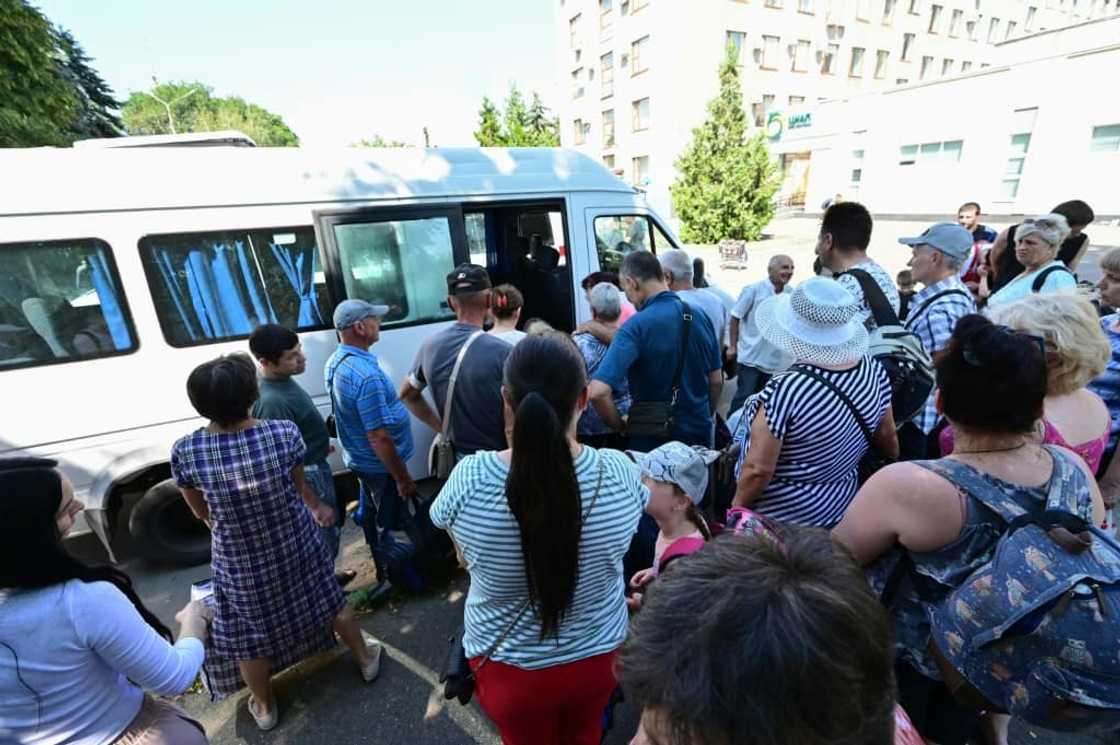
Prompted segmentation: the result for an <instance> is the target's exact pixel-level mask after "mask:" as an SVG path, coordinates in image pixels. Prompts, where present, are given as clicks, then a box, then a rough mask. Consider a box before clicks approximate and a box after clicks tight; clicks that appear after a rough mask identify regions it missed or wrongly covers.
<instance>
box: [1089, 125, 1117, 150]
mask: <svg viewBox="0 0 1120 745" xmlns="http://www.w3.org/2000/svg"><path fill="white" fill-rule="evenodd" d="M1089 150H1091V151H1092V152H1094V153H1120V124H1104V125H1102V126H1099V127H1093V136H1092V138H1091V139H1090V140H1089Z"/></svg>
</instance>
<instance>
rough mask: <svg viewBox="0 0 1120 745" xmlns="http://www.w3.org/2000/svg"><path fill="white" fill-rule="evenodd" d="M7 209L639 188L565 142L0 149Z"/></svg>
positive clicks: (0, 202) (26, 211) (2, 206)
mask: <svg viewBox="0 0 1120 745" xmlns="http://www.w3.org/2000/svg"><path fill="white" fill-rule="evenodd" d="M0 173H3V174H5V177H4V179H3V180H2V182H0V215H32V214H52V213H53V214H57V213H74V212H105V211H115V210H138V209H167V208H183V207H217V206H226V205H230V206H232V205H237V206H242V205H249V204H302V203H315V202H322V203H331V202H344V201H362V202H368V201H372V200H382V199H385V200H399V199H408V198H413V197H421V198H440V197H444V198H450V197H462V196H471V195H480V196H481V195H503V194H533V193H538V194H539V193H556V192H564V191H609V192H622V193H627V194H633V193H634V189H633V188H632V187H630V186H628V185H626V184H625V183H623V182H622V181H620V180H619V179H618V178H617V177H616V176H615V175H614V174H612V173H611V172H610V171H609V170H607V168H606V167H605V166H603V165H602V164H601V163H599V162H598V161H596V160H594V159H592V158H590V157H588V156H587V155H585V154H583V153H580V152H577V151H575V150H565V149H561V148H438V149H429V150H425V149H420V148H345V149H340V148H334V149H314V148H279V147H278V148H251V147H211V148H175V147H168V148H110V149H101V148H83V149H76V150H75V149H44V148H37V149H0Z"/></svg>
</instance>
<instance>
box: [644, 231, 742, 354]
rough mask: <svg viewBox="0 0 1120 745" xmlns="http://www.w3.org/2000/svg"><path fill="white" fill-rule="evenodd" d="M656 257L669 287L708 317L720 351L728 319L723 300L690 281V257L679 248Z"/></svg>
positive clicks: (724, 344)
mask: <svg viewBox="0 0 1120 745" xmlns="http://www.w3.org/2000/svg"><path fill="white" fill-rule="evenodd" d="M658 259H660V260H661V271H663V272H665V281H666V282H667V283H668V285H669V289H670V290H672V291H673V292H675V293H677V295H679V296H680V298H681V300H683V301H685V302H686V303H688V304H689V305H690V306H692V307H693V308H696V309H698V310H700V311H702V312H703V313H704V315H705V316H707V317H708V320H709V321H710V322H711V324H712V329H713V330H714V331H715V332H716V341H717V342H718V343H719V347H720V350H721V351H722V350H723V349H724V348H726V347H727V322H728V320H729V315H728V313H727V308H726V307H725V306H724V304H723V301H722V300H720V299H719V296H718V295H716V294H715V293H713V292H709V291H708V290H705V289H701V288H699V287H696V286H695V285H694V284H693V283H692V257H691V256H689V255H688V254H687V253H685V252H684V251H682V250H681V249H679V248H674V249H673V250H672V251H666V252H665V253H663V254H661V255H660V256H658ZM721 359H722V357H721Z"/></svg>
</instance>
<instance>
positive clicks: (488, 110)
mask: <svg viewBox="0 0 1120 745" xmlns="http://www.w3.org/2000/svg"><path fill="white" fill-rule="evenodd" d="M474 138H475V140H477V141H478V144H479V145H481V146H482V147H557V146H558V145H559V144H560V121H559V119H557V118H556V117H550V116H549V112H548V108H547V107H546V106H545V105H544V102H542V101H541V97H540V95H539V94H538V93H536V92H535V91H534V92H533V100H532V103H531V104H529V105H528V106H526V105H525V97H524V96H523V95H522V93H521V90H520V89H519V88H518V87H517V86H516V85H511V86H510V89H509V96H508V97H507V98H506V100H505V104H504V106H503V108H501V109H499V108H498V107H497V106H496V105H495V104H494V102H493V101H491V100H490V98H489V97H487V96H483V98H482V107H481V108H480V109H479V111H478V130H477V131H475V133H474Z"/></svg>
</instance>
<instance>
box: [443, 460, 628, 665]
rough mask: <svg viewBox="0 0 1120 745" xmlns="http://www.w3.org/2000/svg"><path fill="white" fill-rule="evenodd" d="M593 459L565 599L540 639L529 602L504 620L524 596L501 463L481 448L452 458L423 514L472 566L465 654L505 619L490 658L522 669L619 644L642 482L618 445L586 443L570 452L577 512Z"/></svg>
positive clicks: (485, 648)
mask: <svg viewBox="0 0 1120 745" xmlns="http://www.w3.org/2000/svg"><path fill="white" fill-rule="evenodd" d="M600 467H602V469H603V471H602V479H603V480H602V485H601V486H600V490H599V497H598V499H597V500H596V501H595V504H594V507H593V508H592V509H591V512H590V513H589V514H588V516H587V521H586V523H585V524H584V526H583V531H582V535H581V537H580V547H579V570H578V572H579V574H578V579H577V580H576V590H575V595H574V597H573V599H572V604H571V605H570V606H569V607H568V610H567V613H566V615H565V616H564V618H563V621H562V622H561V624H560V628H559V634H558V636H557V637H555V638H554V637H547V638H546V639H545V640H544V641H541V638H540V635H541V624H540V621H539V619H538V618H537V616H536V614H535V613H534V612H533V611H532V609H529V610H527V611H526V612H525V613H524V614H523V615H522V616H521V618H520V620H518V621H517V623H516V624H515V625H514V626H513V627H512V628H510V624H511V623H513V621H514V619H515V618H517V616H518V613H519V612H520V611H521V609H522V608H523V607H524V605H525V601H526V600H527V599H528V596H529V595H528V584H527V581H526V577H525V559H524V555H523V554H522V552H521V531H520V528H519V527H518V525H517V520H516V519H515V518H514V516H513V513H511V512H510V509H509V502H508V501H507V499H506V477H507V476H508V475H509V467H508V466H507V465H506V464H505V463H503V462H502V461H501V459H499V458H498V455H497V453H494V452H489V451H484V452H479V453H476V454H474V455H469V456H467V457H466V458H464V459H463V460H461V461H459V463H458V464H457V465H456V466H455V470H454V471H452V472H451V478H450V479H448V481H447V484H446V485H444V487H443V490H442V491H441V492H440V493H439V496H438V497H436V500H435V502H434V503H433V504H432V509H431V516H432V522H433V523H434V524H435V525H437V526H438V527H440V528H443V529H445V530H447V531H448V532H450V533H451V536H452V537H453V538H454V539H455V544H456V545H457V546H458V547H459V550H460V551H462V553H463V558H464V560H465V561H466V564H467V569H468V571H469V572H470V575H471V587H470V592H469V593H468V595H467V605H466V617H465V622H464V625H465V632H464V634H463V647H464V648H465V650H466V653H467V657H472V658H473V657H478V656H480V655H484V654H486V653H487V652H489V651H490V648H491V647H492V646H493V645H494V643H495V642H496V641H497V640H498V639H499V638H500V637H501V636H502V634H503V632H505V631H506V629H507V628H510V630H509V632H508V633H506V634H505V637H504V639H502V643H501V644H500V645H499V647H498V648H497V650H495V652H494V654H493V655H492V657H491V659H493V660H497V661H499V662H505V663H507V664H510V665H516V666H517V667H520V668H524V669H526V670H537V669H540V668H545V667H552V666H554V665H562V664H566V663H569V662H577V661H579V660H583V659H587V658H588V657H593V656H595V655H598V654H604V653H606V652H611V651H613V650H615V649H617V648H618V647H619V646H620V645H621V644H622V641H623V639H625V637H626V627H627V612H626V601H625V598H624V595H623V591H624V589H625V588H624V584H623V578H622V557H623V555H624V554H625V553H626V549H627V548H628V547H629V546H630V539H631V537H632V536H633V535H634V532H635V531H636V530H637V527H638V519H639V518H640V517H641V515H642V511H643V510H645V506H646V503H647V502H648V501H649V490H647V489H646V487H645V486H643V485H642V481H641V472H640V471H639V469H638V467H637V466H636V465H635V464H634V463H633V462H632V461H631V460H630V459H629V458H628V457H627V456H626V455H625V454H624V453H620V452H618V451H616V450H595V449H593V448H589V447H586V446H585V447H584V448H583V450H582V451H581V452H580V454H579V455H578V456H576V459H575V469H576V478H577V479H578V481H579V485H580V498H581V502H582V509H583V511H584V512H586V511H587V509H588V508H589V507H590V506H591V500H592V498H593V497H594V495H595V487H596V484H598V482H599V470H600Z"/></svg>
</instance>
